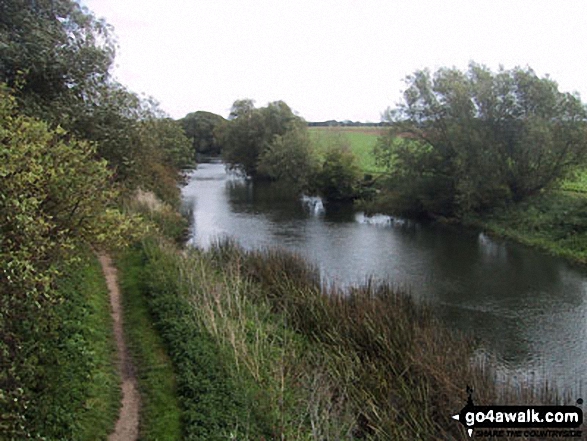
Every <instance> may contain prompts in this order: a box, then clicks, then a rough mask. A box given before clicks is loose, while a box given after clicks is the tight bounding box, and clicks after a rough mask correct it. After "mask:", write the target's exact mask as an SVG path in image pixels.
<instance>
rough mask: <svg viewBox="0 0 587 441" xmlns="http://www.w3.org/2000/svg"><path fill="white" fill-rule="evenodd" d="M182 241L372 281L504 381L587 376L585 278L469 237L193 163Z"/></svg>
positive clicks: (575, 380) (557, 263) (567, 381)
mask: <svg viewBox="0 0 587 441" xmlns="http://www.w3.org/2000/svg"><path fill="white" fill-rule="evenodd" d="M183 195H184V198H183V201H184V205H185V206H186V207H191V208H192V209H193V219H194V222H193V231H192V242H193V243H194V244H197V245H199V246H204V247H206V246H208V245H209V244H210V243H211V242H212V241H213V240H214V239H215V238H217V237H218V236H223V235H229V236H232V237H235V238H236V239H237V240H239V241H240V242H241V243H242V244H243V246H245V247H249V248H252V247H265V246H282V247H286V248H289V249H291V250H294V251H297V252H300V253H301V254H302V255H304V256H306V257H307V258H309V259H310V260H311V261H312V262H314V263H316V264H317V265H318V266H319V268H320V269H321V271H322V274H323V275H324V277H325V278H326V279H327V280H328V281H331V282H335V283H337V284H341V285H344V284H348V283H357V282H362V281H364V280H365V279H366V278H367V277H369V276H372V277H374V278H376V279H385V280H390V281H392V283H394V284H396V285H399V286H403V287H406V288H408V289H409V290H410V292H411V293H412V295H413V296H414V297H416V298H418V299H421V300H424V301H426V302H430V303H431V304H432V305H433V306H434V307H435V308H436V310H437V311H438V314H439V317H440V318H441V319H442V320H443V321H444V322H445V323H446V324H447V325H448V326H450V327H452V328H455V329H458V330H461V331H465V332H473V333H474V335H475V336H477V337H479V338H480V339H482V340H483V341H484V342H485V343H484V345H485V350H486V351H488V352H489V353H491V354H494V355H495V357H496V358H497V360H498V362H499V367H500V372H501V373H502V375H503V376H505V377H513V376H516V377H517V378H524V377H527V376H532V375H533V376H534V377H535V378H546V379H548V380H549V381H550V382H552V383H555V384H557V385H559V386H561V387H563V388H576V387H578V385H579V384H580V379H582V378H585V377H586V375H587V363H586V361H587V305H586V301H585V299H586V297H587V275H586V273H585V271H584V270H582V269H577V268H573V267H571V266H569V265H567V264H566V263H565V262H563V261H561V260H559V259H554V258H552V257H549V256H546V255H543V254H541V253H537V252H535V251H533V250H530V249H528V248H526V247H523V246H520V245H517V244H513V243H509V242H505V241H503V240H499V239H494V238H492V237H489V236H488V235H486V234H484V233H480V232H479V231H477V230H469V229H462V228H457V227H450V226H439V225H427V224H421V223H415V222H410V221H405V220H402V219H394V218H391V217H388V216H375V217H365V216H364V215H363V214H362V213H355V212H353V210H352V207H349V206H348V205H327V206H325V207H324V206H320V205H319V203H318V201H317V200H316V199H311V198H305V199H299V198H297V199H296V198H295V197H292V196H291V193H288V189H284V188H281V189H280V188H276V187H275V186H271V185H269V184H267V183H265V184H260V185H253V184H252V183H251V182H247V181H245V180H243V179H241V178H238V177H236V176H233V175H228V174H226V172H225V171H224V167H223V166H222V164H202V165H200V166H199V169H198V170H197V171H196V172H195V173H193V174H192V176H191V180H190V183H189V184H188V186H186V187H185V188H184V189H183Z"/></svg>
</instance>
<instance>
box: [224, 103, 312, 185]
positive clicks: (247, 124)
mask: <svg viewBox="0 0 587 441" xmlns="http://www.w3.org/2000/svg"><path fill="white" fill-rule="evenodd" d="M303 130H307V128H306V125H305V122H304V121H303V120H302V119H301V118H300V117H298V116H296V115H294V113H293V112H292V110H291V109H290V107H289V106H288V105H287V104H286V103H284V102H283V101H276V102H273V103H269V104H268V105H267V107H262V108H255V106H254V103H253V101H252V100H238V101H235V103H234V104H233V106H232V111H231V113H230V117H229V122H228V124H227V125H226V126H225V127H224V130H223V133H222V140H221V142H222V146H223V158H224V160H225V161H226V163H227V164H228V165H229V166H230V167H231V168H233V169H238V170H240V171H242V172H243V173H245V174H246V175H248V176H251V177H253V178H263V177H265V178H267V177H269V176H268V175H266V174H263V173H262V172H261V171H260V170H259V169H258V166H259V160H260V158H261V156H262V155H263V153H264V152H265V150H266V149H268V148H269V147H270V146H271V145H272V144H273V142H274V141H275V140H276V139H277V140H280V141H278V142H282V141H283V138H280V137H283V136H285V135H286V134H287V133H288V132H289V131H297V132H298V133H299V132H300V131H303ZM290 145H291V144H290ZM278 150H279V148H278ZM265 162H266V163H267V160H265Z"/></svg>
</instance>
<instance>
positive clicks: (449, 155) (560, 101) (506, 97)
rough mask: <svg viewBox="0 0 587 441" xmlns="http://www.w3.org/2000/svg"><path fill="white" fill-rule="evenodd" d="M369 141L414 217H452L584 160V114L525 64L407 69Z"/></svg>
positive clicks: (536, 186) (518, 193)
mask: <svg viewBox="0 0 587 441" xmlns="http://www.w3.org/2000/svg"><path fill="white" fill-rule="evenodd" d="M406 83H407V86H408V87H407V89H406V91H405V92H404V101H403V103H402V104H400V106H399V108H397V109H396V110H393V111H391V110H388V112H387V114H386V118H385V119H386V120H387V121H388V122H390V123H392V128H391V130H390V132H389V133H388V134H386V135H385V136H383V137H381V138H380V140H379V143H378V145H377V149H376V151H377V156H378V158H379V161H380V163H381V164H383V165H386V166H388V168H389V171H390V173H391V176H392V182H393V184H394V189H395V190H396V191H398V192H399V193H401V194H403V196H402V197H404V200H406V197H408V199H410V200H412V202H413V205H414V208H416V210H419V211H428V212H435V213H440V214H445V215H455V214H459V213H465V212H468V211H478V210H483V209H489V208H491V207H493V206H495V205H496V204H499V203H501V202H502V201H503V200H512V201H520V200H522V199H524V198H526V197H528V196H530V195H532V194H535V193H537V192H539V191H540V190H541V189H543V188H546V187H548V186H551V185H553V184H554V183H555V182H556V181H557V180H559V179H561V178H564V177H565V176H568V175H569V174H571V173H573V171H574V170H575V169H576V168H577V167H578V166H580V165H581V164H584V163H585V162H586V159H587V136H586V131H585V124H586V121H587V112H586V109H585V106H584V105H583V104H582V103H581V101H580V99H579V98H578V97H577V96H575V95H572V94H569V93H562V92H559V90H558V87H557V84H556V83H555V82H554V81H552V80H550V79H549V78H539V77H538V76H537V75H536V74H535V73H534V71H532V70H531V69H529V68H526V69H522V68H515V69H512V70H504V69H503V68H502V69H500V70H499V71H498V72H497V73H493V72H491V71H490V70H489V69H487V68H486V67H484V66H481V65H478V64H475V63H471V64H470V66H469V69H468V71H466V72H461V71H459V70H457V69H454V68H453V69H448V68H442V69H440V70H438V71H437V72H436V73H435V74H434V75H431V73H430V71H428V70H420V71H416V72H415V73H414V74H413V75H411V76H409V77H408V78H407V79H406Z"/></svg>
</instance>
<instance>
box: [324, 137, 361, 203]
mask: <svg viewBox="0 0 587 441" xmlns="http://www.w3.org/2000/svg"><path fill="white" fill-rule="evenodd" d="M361 179H362V173H361V168H360V167H359V164H358V160H357V157H356V156H355V155H354V154H353V152H352V151H351V149H350V145H349V144H348V141H346V142H345V140H341V139H337V140H334V142H333V143H332V144H331V145H330V146H329V147H328V149H327V150H326V154H325V155H324V160H323V162H322V165H321V166H320V167H319V168H318V171H317V173H316V176H315V186H316V189H317V190H318V192H319V193H320V194H321V195H322V197H324V198H325V199H326V200H328V201H342V200H349V199H353V198H355V197H356V196H357V194H358V192H359V188H360V185H361Z"/></svg>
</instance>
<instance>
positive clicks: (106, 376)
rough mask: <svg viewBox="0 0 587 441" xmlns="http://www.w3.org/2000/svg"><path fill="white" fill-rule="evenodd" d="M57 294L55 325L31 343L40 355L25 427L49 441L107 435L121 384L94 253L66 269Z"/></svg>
mask: <svg viewBox="0 0 587 441" xmlns="http://www.w3.org/2000/svg"><path fill="white" fill-rule="evenodd" d="M56 292H57V293H58V296H59V298H61V299H62V301H61V302H60V303H59V304H57V305H55V306H54V310H53V311H52V313H53V314H55V320H52V323H54V326H52V327H51V328H49V329H47V330H46V334H45V335H43V336H42V338H41V339H39V340H37V341H36V342H35V343H34V350H35V351H37V353H38V354H42V358H41V359H40V363H39V369H38V370H37V382H36V384H35V385H31V388H32V389H31V392H32V396H33V397H34V398H33V399H32V400H31V402H30V403H29V406H28V409H27V414H26V415H25V416H24V418H25V419H24V420H23V425H24V427H25V431H26V432H28V433H29V434H31V435H32V436H33V437H41V438H42V439H47V440H57V439H72V440H73V439H75V440H99V439H106V438H107V436H108V434H109V433H110V431H111V430H112V429H113V427H114V423H115V421H116V418H117V416H118V406H119V403H120V388H119V378H118V374H117V372H116V366H115V357H116V351H115V346H114V339H113V334H112V319H111V316H110V303H109V298H108V291H107V288H106V284H105V281H104V276H103V274H102V270H101V268H100V264H99V263H98V261H97V259H96V258H95V256H94V255H93V254H90V253H88V254H85V255H84V256H83V257H82V260H81V261H80V262H79V263H77V264H75V265H72V266H70V267H68V268H66V269H64V271H63V277H62V278H60V280H59V283H58V286H57V287H56ZM9 439H10V438H9Z"/></svg>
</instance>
